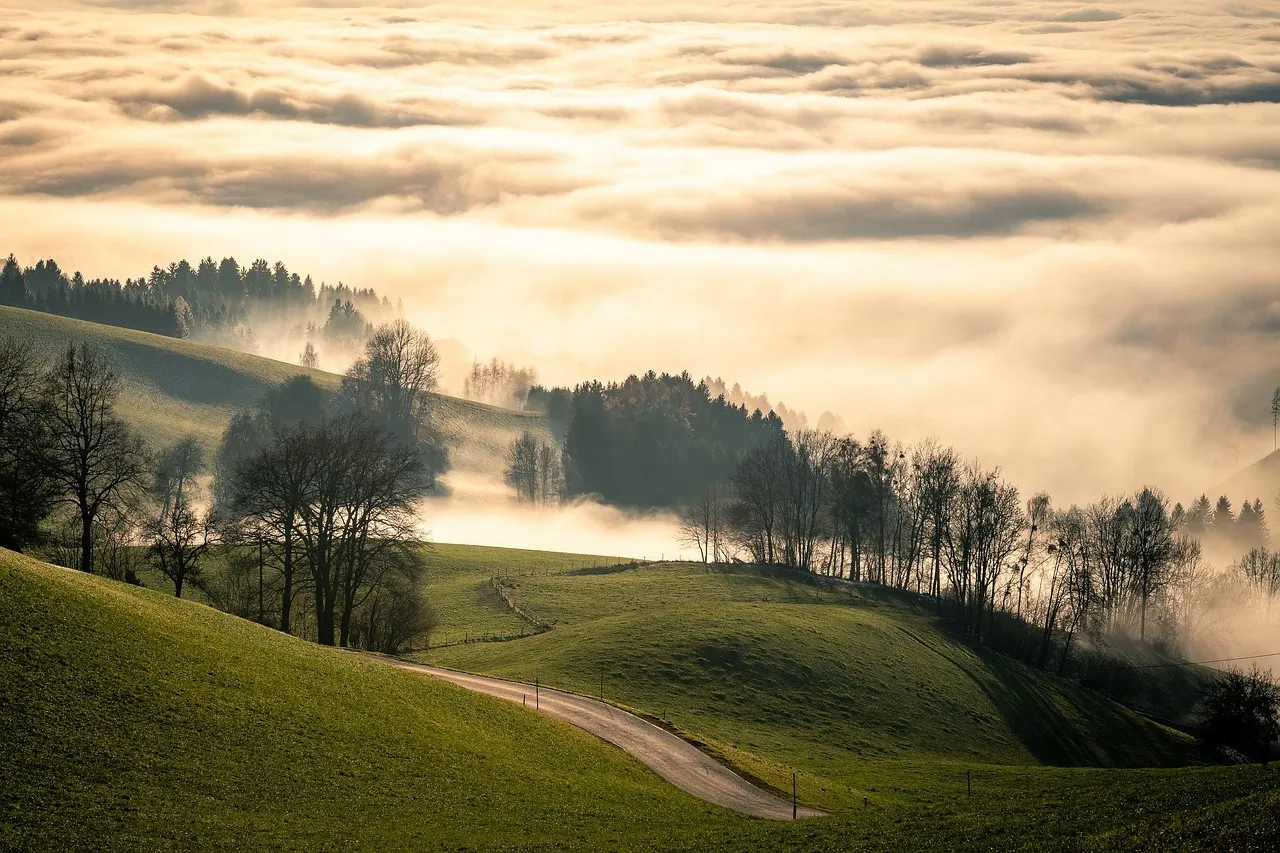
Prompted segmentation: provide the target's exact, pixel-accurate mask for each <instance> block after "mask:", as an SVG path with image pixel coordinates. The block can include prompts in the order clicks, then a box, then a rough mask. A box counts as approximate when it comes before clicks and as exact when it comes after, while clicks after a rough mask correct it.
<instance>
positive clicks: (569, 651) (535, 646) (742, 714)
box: [418, 564, 1204, 808]
mask: <svg viewBox="0 0 1280 853" xmlns="http://www.w3.org/2000/svg"><path fill="white" fill-rule="evenodd" d="M504 588H505V589H506V590H507V591H508V594H509V595H510V596H511V597H512V598H513V600H516V601H517V602H518V603H519V604H520V605H521V606H522V607H526V608H528V609H529V610H530V611H532V612H534V613H536V614H537V616H538V618H539V619H541V620H544V621H546V622H548V623H550V625H551V626H552V629H551V630H550V631H547V632H545V633H541V634H538V635H536V636H529V637H525V638H523V639H519V640H514V641H511V642H506V643H489V644H472V645H466V646H460V647H452V648H443V649H434V650H430V651H428V652H426V653H425V654H422V655H419V656H418V657H419V658H420V659H423V660H426V661H430V662H434V663H437V664H442V665H445V666H450V667H454V668H458V669H463V670H466V671H471V672H481V673H484V674H489V675H496V676H500V677H504V678H513V679H517V680H523V681H533V680H534V679H535V678H539V679H541V681H542V683H544V684H550V685H554V686H559V687H565V688H568V689H571V690H576V691H578V692H583V693H588V694H591V695H595V694H596V693H599V692H601V691H602V690H603V693H604V695H605V698H607V699H611V700H613V701H616V702H618V703H620V704H622V705H624V706H627V707H633V708H641V709H644V710H646V711H649V712H651V713H653V714H655V715H656V716H658V717H661V718H662V719H664V720H666V721H667V722H668V723H669V724H671V725H674V726H675V727H677V728H679V729H680V730H682V731H684V732H686V733H688V734H689V735H690V736H692V737H694V738H695V739H698V740H700V741H703V742H706V743H708V744H710V745H711V746H712V748H713V749H716V750H718V751H720V752H721V753H722V754H723V755H724V756H725V757H726V758H727V759H728V760H730V761H731V762H733V763H735V764H738V765H739V766H742V767H743V768H744V769H745V770H747V771H748V772H750V773H752V774H753V775H755V776H757V777H760V778H762V779H764V780H765V781H767V782H769V783H771V784H773V785H775V786H776V787H779V788H781V787H785V786H786V785H787V784H788V783H789V780H790V774H791V772H792V770H799V771H801V772H802V774H804V775H806V776H808V777H809V778H811V779H812V780H813V782H812V783H811V784H812V785H817V786H818V787H819V788H822V789H824V790H825V793H823V794H822V795H820V796H819V797H818V799H817V800H816V804H818V805H820V806H824V807H831V808H839V807H840V806H842V805H848V804H849V803H851V802H858V801H861V798H862V797H863V796H865V795H866V794H867V791H868V790H870V789H872V788H873V787H874V786H875V785H876V779H877V778H878V777H879V775H880V774H881V773H882V772H883V770H884V768H885V767H886V766H890V765H892V766H893V767H895V771H894V772H899V771H900V769H901V768H902V767H903V766H925V765H929V764H934V763H938V762H941V763H944V764H959V763H978V764H984V765H1004V766H1036V765H1053V766H1066V767H1073V766H1092V767H1153V766H1175V765H1185V764H1196V763H1201V762H1202V761H1203V760H1204V758H1203V756H1202V755H1201V754H1200V751H1199V748H1198V747H1197V745H1196V744H1195V742H1194V741H1193V740H1192V739H1191V738H1189V737H1187V736H1185V735H1182V734H1180V733H1178V732H1175V731H1172V730H1170V729H1166V728H1164V727H1162V726H1159V725H1156V724H1154V723H1152V722H1150V721H1148V720H1147V719H1145V718H1143V717H1141V716H1139V715H1137V714H1135V713H1133V712H1131V711H1129V710H1127V709H1125V708H1123V707H1121V706H1119V705H1117V704H1115V703H1112V702H1110V701H1108V700H1106V699H1103V698H1102V697H1100V696H1098V695H1097V694H1094V693H1092V692H1091V691H1088V690H1085V689H1083V688H1081V687H1079V686H1078V685H1075V684H1074V683H1071V682H1067V681H1065V680H1061V679H1057V678H1054V677H1051V676H1046V675H1044V674H1042V673H1039V672H1036V671H1034V670H1032V669H1029V668H1027V667H1023V666H1021V665H1019V664H1016V663H1014V662H1012V661H1010V660H1008V659H1006V658H1004V657H1002V656H1000V655H997V654H994V653H992V652H990V651H988V650H986V649H984V648H982V647H980V646H975V645H971V644H969V643H967V642H965V641H964V639H963V638H961V637H958V636H956V635H954V634H952V633H950V631H949V630H948V628H947V626H946V625H945V624H944V623H941V622H939V621H938V620H936V619H935V618H933V617H932V616H931V615H929V614H928V613H925V612H921V611H920V610H918V609H917V608H916V606H915V605H913V603H912V601H911V599H910V598H907V597H903V596H898V595H894V594H892V593H890V592H888V591H885V590H881V589H877V588H870V587H854V586H850V585H845V584H821V583H819V582H817V581H816V580H815V579H813V578H812V577H811V576H806V575H789V574H777V573H767V572H762V571H758V570H754V569H747V568H738V567H735V568H712V569H705V568H703V567H701V566H695V565H692V564H657V565H651V566H643V567H637V568H628V569H621V570H618V571H611V572H603V571H602V572H590V571H588V572H576V573H572V572H571V573H561V574H553V575H541V576H538V575H534V576H526V577H514V578H511V579H509V580H507V581H506V583H505V586H504Z"/></svg>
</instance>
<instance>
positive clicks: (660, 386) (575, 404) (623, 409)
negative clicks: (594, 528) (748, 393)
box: [526, 371, 785, 508]
mask: <svg viewBox="0 0 1280 853" xmlns="http://www.w3.org/2000/svg"><path fill="white" fill-rule="evenodd" d="M526 408H528V409H529V410H531V411H540V412H543V413H545V414H547V416H548V418H549V420H550V421H551V425H552V429H553V430H554V431H556V432H557V434H559V435H562V436H563V438H564V457H565V461H566V465H565V467H566V469H567V470H566V472H565V475H566V481H567V490H568V493H569V494H571V495H597V496H599V497H600V499H601V500H604V501H606V502H608V503H612V504H617V505H620V506H628V507H639V508H651V507H674V506H679V505H682V504H685V503H688V502H689V501H692V500H693V499H694V498H696V497H697V495H698V493H699V492H701V491H702V489H704V488H706V487H707V486H708V485H710V484H712V483H716V482H719V481H721V480H723V479H725V478H726V477H728V476H730V474H731V473H732V472H733V470H734V468H735V467H736V466H737V464H738V460H739V459H740V458H741V457H742V456H743V454H745V453H746V452H747V451H748V450H749V449H750V448H752V447H754V446H756V445H758V444H761V443H765V442H767V441H769V440H770V439H772V438H774V437H778V436H782V435H784V434H785V431H784V429H783V426H782V421H781V419H780V418H779V417H778V416H777V415H776V414H774V413H773V412H769V413H768V414H764V413H762V412H760V411H759V410H757V411H755V412H749V411H747V409H746V407H745V406H738V405H734V404H733V403H730V402H728V401H727V400H726V399H725V398H724V397H723V396H716V397H713V396H712V395H711V392H710V390H709V389H708V388H707V386H706V385H705V384H704V383H696V384H695V383H694V381H693V380H692V379H691V378H690V376H689V374H688V373H682V374H680V375H678V376H675V375H671V374H666V373H664V374H661V375H659V374H657V373H654V372H653V371H650V372H649V373H646V374H645V375H643V376H631V377H628V378H627V379H626V380H625V381H623V382H611V383H608V384H604V383H601V382H586V383H583V384H581V385H578V386H577V387H576V388H574V389H572V390H569V389H566V388H554V389H550V390H548V389H545V388H541V387H535V388H533V389H531V390H530V392H529V395H528V402H527V403H526Z"/></svg>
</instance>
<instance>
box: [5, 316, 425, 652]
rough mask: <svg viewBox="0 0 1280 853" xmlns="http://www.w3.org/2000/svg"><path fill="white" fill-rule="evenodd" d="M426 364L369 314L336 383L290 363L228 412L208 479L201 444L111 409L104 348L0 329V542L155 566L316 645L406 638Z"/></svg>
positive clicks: (416, 539) (407, 336) (414, 571)
mask: <svg viewBox="0 0 1280 853" xmlns="http://www.w3.org/2000/svg"><path fill="white" fill-rule="evenodd" d="M438 364H439V358H438V356H437V354H436V351H435V347H434V345H433V344H432V343H431V341H430V339H429V338H427V336H426V335H424V334H423V333H421V332H419V331H417V330H415V329H413V328H412V327H410V326H409V325H408V324H406V323H404V322H403V321H397V322H396V323H392V324H389V325H386V326H383V327H380V328H378V329H377V330H375V331H374V333H373V334H372V335H371V336H370V337H369V340H368V341H367V342H366V344H365V346H364V349H363V351H362V355H361V356H360V357H359V358H358V359H357V360H356V362H355V364H353V365H352V366H351V368H350V369H349V370H348V371H347V374H346V375H345V376H344V377H343V381H342V384H341V386H340V388H339V390H338V391H337V392H336V393H332V394H330V393H328V392H325V391H323V390H321V389H320V388H319V387H318V386H316V385H315V384H314V383H313V382H311V380H310V379H309V378H305V377H300V378H297V379H294V380H290V381H289V382H286V383H285V384H284V385H282V386H280V387H278V388H275V389H272V390H271V391H269V392H268V393H267V394H266V395H265V396H264V397H263V398H262V399H261V400H260V401H259V402H258V403H257V404H256V405H255V406H253V407H252V408H251V409H249V410H248V411H245V412H242V413H240V414H238V415H236V416H235V417H234V418H233V419H232V421H231V424H230V425H229V427H228V429H227V431H226V433H225V434H224V436H223V439H222V441H221V442H220V445H219V447H218V449H217V452H216V454H215V455H214V458H213V465H212V468H213V472H212V473H213V481H212V489H211V490H207V489H206V488H205V485H204V484H205V482H207V479H208V478H207V476H206V475H207V474H208V468H209V466H208V465H207V460H206V457H205V453H204V450H203V448H201V446H200V444H199V442H197V441H196V440H195V439H193V438H187V439H183V440H181V441H178V442H176V443H175V444H174V445H172V446H170V447H166V448H161V449H159V450H158V451H157V450H153V449H152V448H149V447H147V446H146V444H145V443H144V442H143V440H142V439H141V438H140V437H139V436H138V435H137V434H136V433H135V432H134V431H133V430H132V429H131V428H130V427H129V426H128V425H127V424H125V423H124V421H123V420H122V419H121V418H120V417H119V415H118V414H117V412H116V403H117V401H118V399H119V395H120V393H121V388H122V385H121V379H120V377H119V375H118V374H117V372H116V371H115V369H114V368H113V367H112V365H111V364H110V362H109V361H108V360H107V359H106V358H105V357H104V356H103V355H102V354H101V353H99V352H98V351H96V350H94V349H93V348H91V347H86V346H74V345H73V346H69V347H68V348H67V350H66V351H65V352H64V353H63V354H62V355H61V356H59V357H58V358H57V359H54V360H52V361H51V362H45V361H44V360H42V359H40V358H39V357H37V356H36V355H35V354H34V352H33V351H32V350H31V348H30V347H28V346H26V345H24V344H21V343H16V342H12V341H0V545H2V546H4V547H8V548H12V549H15V550H32V549H34V550H36V551H37V552H39V553H42V555H44V556H46V557H48V558H50V559H52V560H54V561H56V562H59V563H62V564H63V565H67V566H70V567H72V568H78V569H81V570H83V571H86V572H96V573H99V574H103V575H106V576H108V577H113V578H116V579H119V580H125V581H129V582H133V583H137V582H139V572H140V571H141V570H142V569H143V567H144V566H149V567H151V568H153V569H155V570H156V571H157V572H159V573H160V574H162V575H163V576H164V577H166V578H167V579H168V580H169V582H171V583H172V584H173V589H174V594H175V595H177V596H179V597H181V596H182V595H183V593H184V591H185V590H187V589H190V588H192V587H194V588H196V589H198V590H200V591H201V592H202V593H204V595H205V596H206V597H207V598H208V599H209V600H210V602H212V603H213V604H215V605H216V606H218V607H220V608H222V609H224V610H227V611H229V612H232V613H236V614H237V615H240V616H245V617H248V618H254V619H257V620H258V621H261V622H263V623H264V624H270V625H275V626H277V627H279V628H281V629H282V630H286V631H292V632H293V633H297V634H299V635H302V636H307V637H310V638H312V639H315V640H317V641H318V642H321V643H325V644H330V645H333V644H339V643H340V644H341V645H343V646H358V647H362V648H373V649H378V650H382V651H395V650H397V649H400V648H403V647H404V645H406V644H408V643H411V642H414V641H416V640H418V639H421V638H422V637H423V635H424V634H425V632H426V631H428V630H429V629H430V627H431V624H432V621H431V614H430V611H429V608H427V606H426V604H425V602H424V601H423V600H422V598H421V593H420V583H419V581H420V579H421V566H422V562H421V542H420V539H421V537H420V534H419V532H418V529H417V526H416V508H417V504H418V502H419V501H420V499H421V498H422V497H424V496H425V495H426V494H427V493H428V492H429V490H430V489H431V488H432V487H433V484H434V482H435V478H436V476H437V475H438V474H439V473H440V472H441V471H442V470H443V469H444V467H445V465H446V464H447V455H446V453H445V450H444V447H443V446H442V443H441V440H440V437H439V435H438V433H437V432H436V431H435V430H434V429H433V428H432V426H431V411H430V402H431V400H432V399H433V397H432V395H431V394H430V392H431V391H433V390H434V389H435V386H436V379H437V371H438ZM206 491H209V494H208V495H206V494H205V492H206ZM215 556H216V559H214V557H215Z"/></svg>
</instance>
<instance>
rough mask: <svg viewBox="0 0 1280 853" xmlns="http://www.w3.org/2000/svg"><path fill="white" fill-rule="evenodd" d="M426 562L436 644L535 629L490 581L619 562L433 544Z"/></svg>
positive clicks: (425, 590)
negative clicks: (435, 627)
mask: <svg viewBox="0 0 1280 853" xmlns="http://www.w3.org/2000/svg"><path fill="white" fill-rule="evenodd" d="M425 560H426V581H425V583H424V585H423V594H424V595H425V596H426V598H427V601H429V602H430V603H431V606H432V608H433V609H434V610H435V612H436V616H437V618H438V619H439V620H440V621H439V627H438V628H437V629H436V632H435V634H434V635H433V636H432V638H431V641H432V643H433V644H436V645H447V644H454V643H459V642H464V641H466V640H468V639H470V640H475V639H491V638H495V637H511V636H519V635H521V634H527V633H532V632H533V631H534V630H536V629H535V627H534V626H533V625H532V623H531V622H530V621H529V620H528V619H526V618H522V617H520V616H518V615H517V614H516V613H515V612H514V611H512V609H511V607H510V606H509V605H508V604H507V602H506V601H504V600H503V598H502V596H501V594H500V593H499V592H498V591H497V590H496V589H495V588H494V587H493V585H492V584H491V583H490V580H491V579H492V578H495V577H501V578H520V577H533V576H538V575H548V574H553V573H557V572H564V571H571V570H574V569H580V568H584V567H590V566H604V565H609V564H613V563H619V562H622V558H620V557H602V556H591V555H586V554H558V553H553V552H550V551H526V550H523V549H519V548H490V547H484V546H478V545H444V544H438V543H432V544H431V545H429V546H427V548H426V551H425ZM533 615H534V616H535V617H536V615H537V614H533Z"/></svg>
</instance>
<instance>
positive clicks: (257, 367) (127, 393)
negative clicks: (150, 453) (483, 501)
mask: <svg viewBox="0 0 1280 853" xmlns="http://www.w3.org/2000/svg"><path fill="white" fill-rule="evenodd" d="M0 338H15V339H18V340H23V341H27V342H29V343H30V344H31V345H32V346H34V347H35V348H36V349H37V351H39V352H40V353H42V354H44V355H46V356H48V357H53V356H54V355H56V354H57V353H58V352H60V351H61V350H62V349H63V348H64V347H65V346H67V345H68V344H70V343H87V344H93V345H95V346H97V347H100V348H101V349H102V350H103V351H104V352H106V354H107V355H108V356H109V357H110V358H111V360H112V361H113V363H114V364H115V365H116V367H117V368H118V369H119V370H120V373H121V375H122V377H123V379H124V385H125V388H124V392H123V394H122V395H121V400H120V403H119V411H120V413H121V415H122V416H123V417H124V418H125V420H127V421H128V422H129V423H131V424H132V425H133V426H134V427H135V428H136V429H138V430H139V431H140V432H141V433H142V434H143V435H144V436H145V437H146V438H147V440H148V441H150V442H151V443H152V444H153V445H156V446H163V445H165V444H168V443H170V442H172V441H174V440H176V439H178V438H181V437H183V436H187V435H194V436H196V437H197V438H198V439H200V441H201V442H202V443H203V444H204V446H205V447H206V449H207V450H209V451H210V452H211V451H212V450H213V448H215V447H216V446H217V443H218V441H219V440H220V438H221V436H222V432H223V430H224V429H226V426H227V423H228V422H229V421H230V420H231V417H232V415H234V414H235V413H236V412H237V411H240V410H241V409H244V408H246V407H248V406H250V405H252V404H253V403H254V402H255V401H257V400H258V398H259V397H261V396H262V394H263V392H265V391H266V390H267V389H268V388H270V387H271V386H273V385H276V384H279V383H280V382H283V381H285V380H286V379H289V378H291V377H294V376H301V375H306V376H310V377H311V378H312V379H314V380H315V381H316V383H317V384H319V385H320V386H321V387H323V388H327V389H329V390H335V389H337V387H338V383H339V382H340V380H341V377H339V376H337V375H336V374H333V373H326V372H324V371H321V370H313V369H309V368H305V367H301V366H299V365H296V364H288V363H285V362H282V361H275V360H273V359H269V358H263V357H261V356H256V355H249V354H247V353H243V352H238V351H236V350H230V349H225V348H223V347H218V346H212V345H210V344H202V343H196V342H194V341H188V340H181V339H178V338H170V337H165V336H163V335H154V334H150V333H148V332H139V331H135V330H132V329H123V328H119V327H116V326H104V325H100V324H98V323H89V322H86V321H83V320H74V319H70V318H67V317H59V316H56V315H52V314H42V313H39V312H36V311H28V310H25V309H22V308H9V307H0ZM435 397H436V405H435V407H434V411H435V417H436V425H437V427H438V428H439V429H440V431H441V432H442V433H443V434H444V436H445V439H446V440H447V441H448V443H449V454H450V460H451V463H452V465H453V466H454V468H456V469H461V470H468V471H478V472H483V473H486V474H493V473H495V472H496V471H497V470H498V469H500V468H501V461H502V460H503V459H504V458H505V455H506V452H507V448H508V446H509V445H510V443H511V441H512V440H513V439H514V438H516V437H517V436H518V435H519V434H520V433H521V432H522V431H524V430H527V429H528V430H533V431H535V432H539V433H543V434H547V435H549V431H548V429H547V426H546V418H545V417H543V416H542V415H539V414H534V413H526V412H515V411H511V410H508V409H501V408H498V407H496V406H489V405H485V404H484V403H476V402H472V401H470V400H461V399H458V398H456V397H449V396H446V395H443V394H438V395H435Z"/></svg>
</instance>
